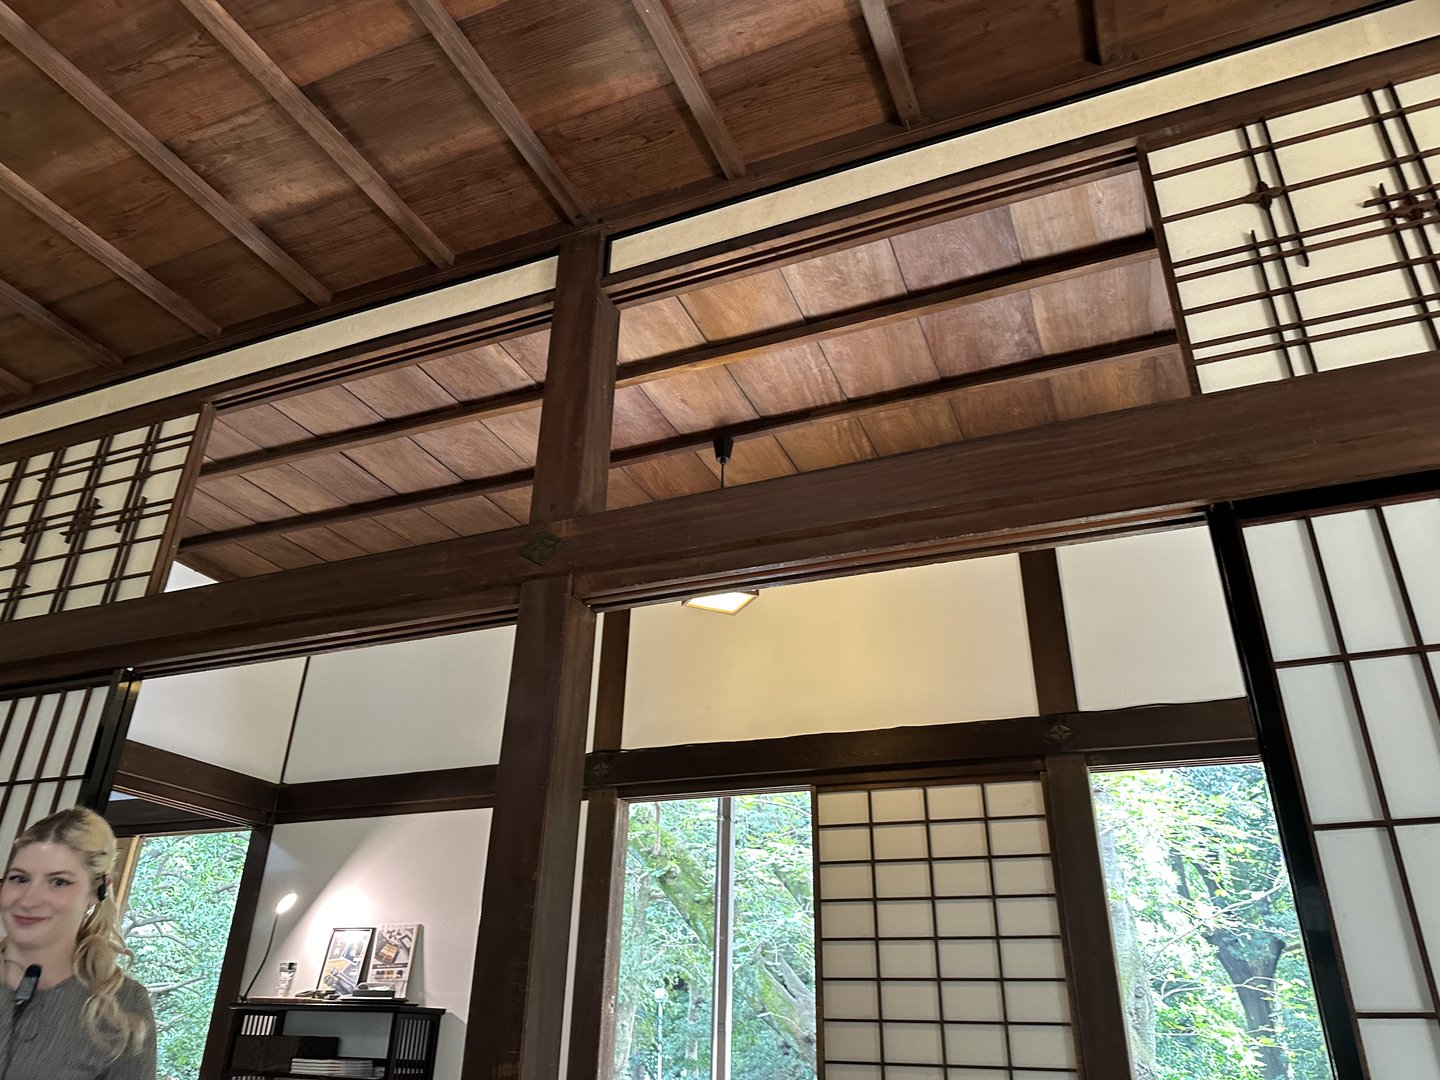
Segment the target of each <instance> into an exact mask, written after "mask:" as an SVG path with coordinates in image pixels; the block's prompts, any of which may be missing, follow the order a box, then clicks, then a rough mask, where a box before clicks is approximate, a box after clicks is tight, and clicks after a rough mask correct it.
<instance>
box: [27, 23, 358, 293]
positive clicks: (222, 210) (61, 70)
mask: <svg viewBox="0 0 1440 1080" xmlns="http://www.w3.org/2000/svg"><path fill="white" fill-rule="evenodd" d="M0 37H3V38H4V39H5V40H6V41H8V42H9V43H10V44H11V45H12V46H13V47H14V48H15V49H16V50H17V51H18V52H19V53H20V54H21V55H22V56H24V57H25V58H26V59H27V60H29V61H30V62H31V63H32V64H34V65H35V66H36V67H37V68H39V69H40V70H41V71H43V72H44V73H45V74H46V75H48V76H49V77H50V78H51V79H52V80H53V81H54V82H55V83H56V84H57V85H58V86H59V87H60V88H61V89H63V90H64V91H65V92H66V93H67V94H69V95H70V96H71V97H72V98H74V99H75V100H76V101H77V102H79V103H80V104H81V105H83V106H84V107H85V108H86V109H87V110H88V111H89V112H90V114H91V115H92V116H94V117H95V118H96V119H97V120H99V121H100V122H101V123H102V124H104V125H105V126H106V127H107V128H109V130H110V131H111V132H112V133H113V134H114V135H115V136H116V137H118V138H119V139H121V140H122V141H123V142H124V143H125V144H126V145H127V146H129V147H130V149H132V150H134V151H135V152H136V153H137V154H139V155H140V156H141V157H142V158H144V159H145V161H146V162H148V163H149V164H150V165H151V166H152V167H153V168H154V169H155V170H156V171H158V172H159V173H160V174H161V175H162V176H164V177H165V178H166V179H167V180H169V181H170V182H171V183H172V184H174V185H175V186H176V187H177V188H179V189H180V190H181V191H182V192H184V193H185V195H186V196H188V197H189V198H190V199H191V200H192V201H194V202H195V203H196V204H198V205H199V206H200V208H201V209H202V210H204V211H205V212H206V213H207V214H209V215H210V216H211V217H212V218H214V219H215V220H216V221H217V222H219V224H220V225H221V227H223V228H224V229H225V230H226V231H227V232H229V233H230V235H231V236H233V237H235V239H237V240H239V241H240V242H241V243H242V244H244V245H245V246H246V247H247V248H249V249H250V250H251V251H252V252H253V253H254V254H255V255H256V256H257V257H259V259H260V260H261V261H262V262H264V263H265V265H266V266H268V267H270V269H272V270H274V271H275V272H276V273H277V274H279V275H280V276H281V277H282V278H284V279H285V280H286V281H288V282H289V283H290V284H291V285H292V286H293V287H294V288H295V289H296V290H298V291H299V292H300V294H301V295H303V296H306V297H308V298H309V299H310V300H312V301H313V302H314V303H316V304H328V303H329V302H330V299H331V293H330V290H329V289H327V288H326V287H325V286H324V285H322V284H321V283H320V281H319V280H317V279H316V278H315V276H314V275H312V274H311V273H310V272H309V271H308V270H306V269H305V268H304V267H303V266H301V265H300V264H299V263H298V262H296V261H295V259H294V258H292V257H291V256H290V255H289V254H288V253H287V252H286V251H285V250H284V249H283V248H281V247H280V245H279V244H277V243H275V241H274V240H271V239H270V237H268V236H266V235H265V234H264V233H263V232H261V231H260V229H259V228H258V227H256V225H255V223H254V222H252V221H251V220H250V219H249V218H248V217H246V216H245V215H244V214H242V213H241V212H240V211H239V209H237V208H236V207H235V205H234V204H233V203H231V202H230V200H228V199H226V198H225V196H223V195H221V194H220V193H219V192H218V191H216V190H215V189H214V188H213V187H211V186H210V185H209V184H208V183H206V182H205V181H204V180H203V179H202V178H201V177H200V176H199V175H198V174H197V173H196V172H195V170H193V169H191V168H190V166H188V165H186V164H185V163H184V162H183V161H181V160H180V158H179V157H177V156H176V154H175V153H174V152H173V151H172V150H171V149H170V148H169V147H167V146H166V145H165V144H164V143H162V142H161V141H160V140H159V139H157V138H156V137H155V136H154V135H152V134H151V133H150V132H149V131H148V130H147V129H146V128H145V127H144V126H143V125H142V124H141V123H140V122H139V121H138V120H136V119H135V118H134V117H133V116H131V115H130V114H129V113H127V112H126V111H125V110H124V109H122V108H121V107H120V106H119V105H118V104H116V103H115V101H114V99H113V98H111V97H110V96H109V95H108V94H106V93H105V92H104V91H103V90H101V89H100V87H99V86H97V85H96V84H95V83H94V82H93V81H91V79H90V78H89V76H87V75H86V74H85V73H84V72H82V71H81V70H80V69H79V68H77V67H76V66H75V65H74V64H72V63H71V62H70V61H69V60H68V59H66V57H65V56H64V55H63V54H62V53H61V52H60V51H59V50H58V49H56V48H55V47H54V46H53V45H51V44H50V43H49V42H48V41H46V40H45V39H44V38H43V37H41V36H40V35H39V34H38V33H37V32H36V31H35V30H34V29H33V28H32V27H31V26H30V25H29V24H28V23H27V22H25V20H24V19H22V18H20V16H19V15H17V14H16V13H15V11H14V10H13V9H12V8H11V7H10V6H9V5H7V4H5V3H4V2H3V0H0Z"/></svg>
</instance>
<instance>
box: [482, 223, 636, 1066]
mask: <svg viewBox="0 0 1440 1080" xmlns="http://www.w3.org/2000/svg"><path fill="white" fill-rule="evenodd" d="M604 257H605V238H604V236H603V234H600V233H598V232H590V233H582V234H579V235H576V236H573V237H571V238H569V239H568V240H566V242H565V244H564V245H563V246H562V247H561V249H560V265H559V278H558V281H557V284H556V291H555V316H554V323H553V326H552V329H551V334H550V356H549V363H548V368H547V372H546V379H545V395H544V400H543V405H542V411H541V419H540V446H539V452H538V454H537V457H536V466H535V490H534V496H533V498H532V502H531V521H532V522H535V523H540V522H544V521H548V520H553V519H555V518H561V517H571V516H575V515H580V514H588V513H594V512H596V511H598V510H602V509H603V508H604V505H605V481H606V477H607V474H608V470H609V461H610V418H611V412H612V407H613V402H614V392H615V364H616V347H617V334H618V327H619V313H618V312H617V311H616V309H615V306H614V304H612V303H611V302H610V300H609V299H608V298H607V297H606V296H605V295H604V294H603V293H602V292H601V289H600V281H601V277H602V275H603V273H604ZM594 647H595V614H594V612H592V611H591V610H590V609H589V608H588V607H587V606H586V605H585V604H583V603H581V602H580V601H579V600H576V599H575V597H574V596H573V595H572V592H571V581H570V579H569V578H568V577H562V578H546V579H541V580H537V581H529V582H526V583H525V584H523V585H522V586H521V588H520V612H519V617H518V620H517V622H516V628H515V655H514V660H513V661H512V663H511V668H510V692H509V699H508V702H507V704H506V708H505V731H504V735H503V736H502V738H501V744H500V764H499V768H498V770H497V773H496V778H495V810H494V816H493V818H492V820H491V826H490V845H489V852H488V855H487V858H486V872H485V889H484V894H483V898H482V900H481V907H480V933H479V937H478V940H477V942H476V951H475V974H474V981H473V984H472V988H471V994H470V1016H469V1026H468V1027H467V1029H466V1033H465V1061H464V1065H463V1066H462V1069H461V1075H462V1076H463V1077H464V1078H465V1080H502V1078H503V1080H511V1078H513V1080H553V1078H554V1077H556V1076H558V1075H559V1069H560V1035H561V1027H562V1020H563V1016H564V1006H565V975H566V966H567V961H568V958H569V957H568V953H569V944H570V915H571V902H572V899H573V896H574V888H575V855H576V845H577V838H578V834H579V826H580V803H581V800H582V798H583V795H584V771H585V729H586V726H587V721H588V707H589V697H590V673H591V660H592V658H593V655H594Z"/></svg>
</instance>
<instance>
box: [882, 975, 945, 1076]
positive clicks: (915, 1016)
mask: <svg viewBox="0 0 1440 1080" xmlns="http://www.w3.org/2000/svg"><path fill="white" fill-rule="evenodd" d="M939 985H940V984H939V983H933V982H889V983H884V984H883V985H882V986H881V988H880V999H881V1002H882V1003H883V1005H884V1008H885V1019H886V1020H929V1021H932V1022H933V1021H938V1020H939V1019H940V991H939ZM936 1030H938V1029H936ZM887 1038H888V1034H887ZM907 1041H911V1040H908V1039H907ZM913 1041H914V1042H916V1043H919V1042H921V1041H923V1036H918V1037H914V1038H913ZM919 1060H921V1061H935V1060H937V1059H936V1058H935V1057H934V1055H931V1054H926V1055H924V1056H923V1057H921V1058H920V1059H919Z"/></svg>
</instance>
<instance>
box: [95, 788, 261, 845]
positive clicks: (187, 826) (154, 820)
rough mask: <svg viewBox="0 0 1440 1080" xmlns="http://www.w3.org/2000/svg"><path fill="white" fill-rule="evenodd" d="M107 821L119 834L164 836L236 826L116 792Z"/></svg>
mask: <svg viewBox="0 0 1440 1080" xmlns="http://www.w3.org/2000/svg"><path fill="white" fill-rule="evenodd" d="M105 820H106V821H107V822H109V823H110V828H111V829H112V830H114V833H115V835H116V836H117V837H126V836H162V835H171V834H175V833H190V832H211V831H218V830H230V829H234V828H235V825H234V823H233V822H229V821H221V820H219V819H217V818H213V817H211V816H210V815H208V814H197V813H194V812H193V811H189V810H180V809H177V808H176V807H173V806H165V805H163V804H161V803H153V802H151V801H150V800H149V799H141V798H135V799H117V798H115V797H114V796H113V795H112V796H111V798H110V802H109V803H108V804H106V807H105Z"/></svg>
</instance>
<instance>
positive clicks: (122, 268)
mask: <svg viewBox="0 0 1440 1080" xmlns="http://www.w3.org/2000/svg"><path fill="white" fill-rule="evenodd" d="M0 192H4V193H5V194H6V195H8V196H10V198H12V199H14V200H15V201H16V202H17V203H19V204H20V205H21V206H23V207H24V208H25V209H26V210H29V211H30V212H31V213H32V214H34V215H35V216H36V217H38V218H39V219H40V220H41V221H43V222H44V223H45V224H46V225H48V226H50V228H52V229H54V230H55V231H56V232H58V233H59V234H60V235H61V236H63V237H65V239H67V240H69V241H70V242H71V243H72V244H74V245H75V246H76V247H78V248H79V249H80V250H81V251H83V252H85V254H87V255H89V256H90V257H91V258H92V259H95V260H96V261H97V262H99V263H101V264H102V265H103V266H104V267H105V268H106V269H107V270H109V271H110V272H111V273H112V274H114V275H115V276H116V277H118V278H121V279H122V280H124V281H126V282H128V283H129V284H130V285H132V286H133V287H134V288H135V289H137V290H138V291H140V292H141V293H143V294H144V295H145V296H147V297H149V298H150V299H151V300H153V301H154V302H155V303H157V304H159V305H160V306H161V307H162V308H164V309H165V310H166V311H168V312H169V313H170V314H171V315H174V316H175V317H176V318H177V319H179V320H180V321H181V322H183V323H184V324H185V325H186V326H189V327H190V328H191V329H193V330H197V331H199V332H200V333H202V334H204V335H205V336H206V337H219V336H220V332H221V328H220V324H219V323H217V322H215V321H214V320H213V319H211V318H210V317H209V316H208V315H206V314H205V313H204V312H202V311H201V310H200V309H199V308H198V307H196V306H195V305H194V304H192V303H191V302H190V301H189V300H186V299H185V298H184V297H183V296H181V295H180V294H179V293H177V292H176V291H175V290H174V289H172V288H170V286H168V285H166V284H165V283H164V282H163V281H161V280H160V279H159V278H157V277H156V276H155V275H154V274H152V273H150V271H148V270H146V269H145V268H144V267H143V266H141V265H140V264H139V263H137V262H136V261H135V260H134V259H132V258H130V256H128V255H126V254H125V253H124V252H122V251H121V250H120V249H119V248H117V247H115V245H114V244H112V243H110V241H108V240H106V239H105V238H104V237H102V236H101V235H100V234H99V233H97V232H95V231H94V230H93V229H91V228H90V227H89V226H88V225H86V224H85V223H84V222H82V221H80V220H79V219H78V218H76V217H75V216H74V215H73V214H71V213H69V212H68V211H67V210H65V209H64V208H63V207H61V206H60V205H59V204H58V203H56V202H54V201H53V200H52V199H51V198H50V197H49V196H48V195H46V194H45V193H44V192H42V191H41V190H40V189H39V188H37V187H35V186H33V185H32V184H31V183H30V182H29V181H27V180H26V179H25V178H24V177H22V176H20V175H19V174H18V173H16V172H13V171H12V170H11V169H9V168H7V167H6V166H4V165H0Z"/></svg>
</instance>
